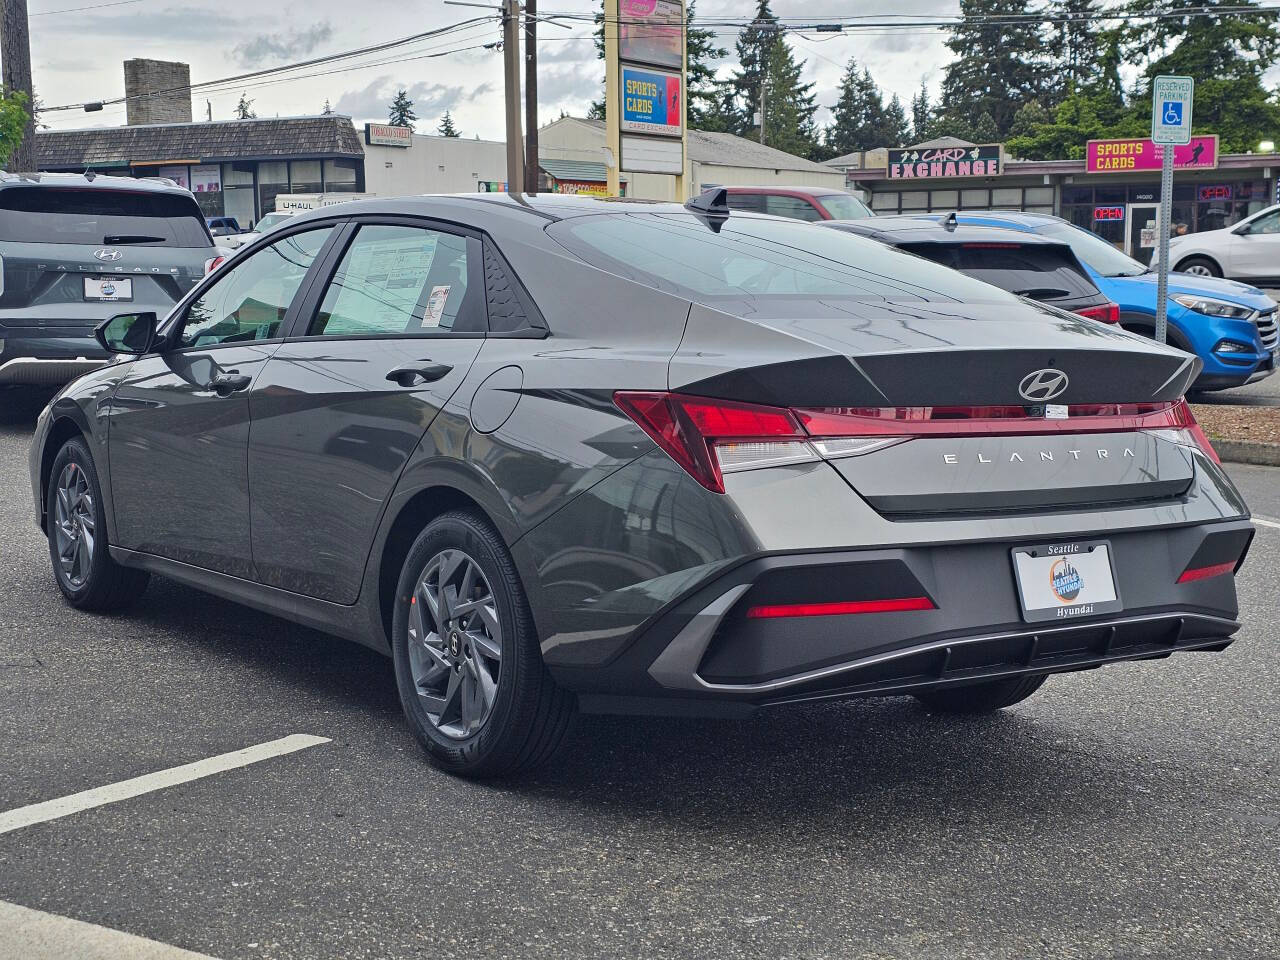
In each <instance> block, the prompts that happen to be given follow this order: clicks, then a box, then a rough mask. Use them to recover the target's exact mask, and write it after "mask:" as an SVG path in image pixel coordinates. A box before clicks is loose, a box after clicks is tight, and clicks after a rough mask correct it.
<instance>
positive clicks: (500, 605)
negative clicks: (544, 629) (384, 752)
mask: <svg viewBox="0 0 1280 960" xmlns="http://www.w3.org/2000/svg"><path fill="white" fill-rule="evenodd" d="M392 647H393V650H392V652H393V655H394V658H395V669H396V684H397V686H398V687H399V690H400V703H401V705H402V706H403V708H404V712H405V717H406V718H407V719H408V721H409V726H410V728H411V729H412V730H413V734H414V736H415V737H417V739H418V742H419V743H420V744H421V745H422V747H423V749H424V750H426V752H427V755H428V756H429V757H430V758H431V759H432V760H433V761H434V762H435V763H436V764H438V765H439V766H441V767H443V768H444V769H446V770H448V771H450V772H452V773H457V774H461V775H463V776H469V777H487V776H499V775H502V774H509V773H516V772H520V771H523V770H526V769H531V768H533V767H535V766H538V765H539V764H541V763H544V762H545V761H546V760H548V759H549V758H550V757H551V756H552V754H554V753H555V751H556V750H557V748H558V747H559V746H560V745H561V744H562V743H563V741H564V739H565V736H566V734H567V733H568V731H569V726H570V723H571V721H572V719H573V716H574V713H575V712H576V702H575V700H574V697H573V695H572V694H570V693H568V692H566V691H564V690H561V689H560V688H559V687H557V686H556V684H555V681H554V680H552V679H551V676H550V675H549V674H548V673H547V668H546V666H545V665H544V664H543V662H542V654H541V652H540V651H539V648H538V638H537V634H536V631H535V630H534V626H533V617H532V615H531V614H530V612H529V605H528V601H527V600H526V598H525V595H524V590H523V588H522V587H521V585H520V579H519V577H518V576H517V574H516V569H515V564H514V562H513V561H512V559H511V555H510V553H508V551H507V548H506V546H505V545H504V544H503V542H502V540H501V538H500V537H498V535H497V534H496V533H495V532H494V531H493V529H492V528H491V527H490V526H489V525H488V524H487V523H485V522H483V521H482V520H481V519H480V518H479V517H476V516H474V515H472V514H470V513H466V512H455V513H448V514H445V515H444V516H441V517H438V518H437V519H435V520H433V521H432V522H431V523H430V524H428V525H427V527H426V529H424V530H423V531H422V533H421V534H420V535H419V536H418V539H417V540H416V541H415V542H414V544H413V546H412V547H411V548H410V550H409V555H408V557H407V558H406V559H405V562H404V567H403V569H402V571H401V574H400V582H399V586H398V588H397V591H396V606H395V615H394V618H393V622H392Z"/></svg>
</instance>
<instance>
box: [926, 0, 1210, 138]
mask: <svg viewBox="0 0 1280 960" xmlns="http://www.w3.org/2000/svg"><path fill="white" fill-rule="evenodd" d="M1152 2H1162V0H1152ZM1188 2H1190V0H1188ZM1031 12H1032V11H1031V9H1030V5H1029V0H960V13H961V16H962V19H961V21H960V22H959V23H958V24H956V25H955V26H954V27H952V28H951V36H950V38H949V39H948V40H947V42H946V43H947V46H948V47H949V48H950V49H951V51H952V52H953V53H954V54H955V55H956V59H955V60H953V61H952V62H951V63H950V64H948V65H947V68H946V75H945V77H944V78H943V82H942V104H941V112H942V114H943V115H944V117H945V118H946V119H947V124H946V125H947V126H948V127H949V128H958V127H961V126H964V125H966V124H973V125H974V126H975V127H976V126H977V124H978V122H980V120H981V118H982V115H983V114H989V115H990V116H991V120H992V124H993V127H994V130H995V133H996V136H995V137H993V138H991V139H993V140H999V139H1002V138H1003V137H1004V135H1005V134H1006V133H1007V132H1008V130H1009V127H1010V126H1011V125H1012V123H1013V116H1014V114H1015V113H1017V112H1018V108H1019V107H1021V106H1022V105H1023V104H1024V103H1026V102H1027V101H1028V100H1033V99H1036V98H1037V97H1038V96H1039V95H1040V93H1041V91H1042V88H1043V86H1044V83H1045V75H1046V72H1047V65H1046V63H1045V59H1044V38H1043V36H1042V35H1041V30H1040V22H1039V21H1038V20H1037V19H1036V18H1034V17H1030V16H1029V14H1031ZM1010 17H1026V18H1027V19H1025V20H1019V21H1016V22H1014V21H1010V20H1009V19H1007V18H1010ZM993 18H995V20H996V22H993ZM999 18H1005V19H1003V20H1001V19H999ZM983 139H986V138H983Z"/></svg>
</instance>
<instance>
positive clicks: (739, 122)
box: [729, 0, 781, 139]
mask: <svg viewBox="0 0 1280 960" xmlns="http://www.w3.org/2000/svg"><path fill="white" fill-rule="evenodd" d="M780 41H781V28H779V26H778V18H777V17H775V16H774V15H773V11H772V10H771V9H770V8H769V0H757V5H756V16H755V20H754V21H752V23H751V24H750V26H747V27H745V28H744V29H743V30H742V32H741V33H739V34H738V42H737V44H736V52H737V55H738V69H737V70H735V71H734V74H733V79H732V80H731V81H730V83H731V84H732V85H733V91H734V98H733V100H734V105H735V116H734V117H733V118H732V119H731V120H730V121H729V124H730V129H731V130H732V131H733V132H734V133H737V134H739V135H741V136H744V137H752V138H753V139H759V137H760V127H759V125H758V124H757V123H756V120H755V115H756V114H757V113H758V112H759V111H760V93H761V89H762V87H763V84H764V81H765V75H766V74H767V73H768V68H769V55H770V52H771V51H772V49H773V45H774V44H775V43H777V42H780ZM773 99H774V96H773V90H772V89H771V90H770V91H769V95H768V97H767V99H766V107H767V106H768V102H769V101H770V100H773ZM765 136H766V139H767V138H768V131H767V130H766V132H765Z"/></svg>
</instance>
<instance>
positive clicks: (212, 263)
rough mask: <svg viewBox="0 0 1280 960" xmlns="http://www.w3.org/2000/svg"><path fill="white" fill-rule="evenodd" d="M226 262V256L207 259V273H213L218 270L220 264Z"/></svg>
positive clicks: (205, 266)
mask: <svg viewBox="0 0 1280 960" xmlns="http://www.w3.org/2000/svg"><path fill="white" fill-rule="evenodd" d="M226 262H227V258H226V257H214V258H213V259H211V260H206V261H205V262H204V272H205V275H206V276H208V275H209V274H211V273H213V271H215V270H217V269H218V268H219V267H220V266H222V265H223V264H224V263H226Z"/></svg>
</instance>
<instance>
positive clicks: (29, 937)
mask: <svg viewBox="0 0 1280 960" xmlns="http://www.w3.org/2000/svg"><path fill="white" fill-rule="evenodd" d="M72 957H74V958H75V960H120V958H121V957H128V958H129V960H213V958H212V957H209V956H208V955H206V954H203V953H192V952H191V951H190V950H183V949H181V948H180V947H171V946H169V944H167V943H160V942H159V941H157V940H148V939H146V938H145V937H135V936H134V935H133V934H131V933H124V932H122V931H120V930H112V929H111V928H110V927H100V926H98V925H97V924H96V923H85V922H84V921H83V920H72V919H71V918H70V917H60V916H58V915H57V914H55V913H44V912H43V911H40V910H32V909H30V908H28V907H20V906H18V905H17V904H16V903H6V902H4V901H3V900H0V960H69V958H72Z"/></svg>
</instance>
